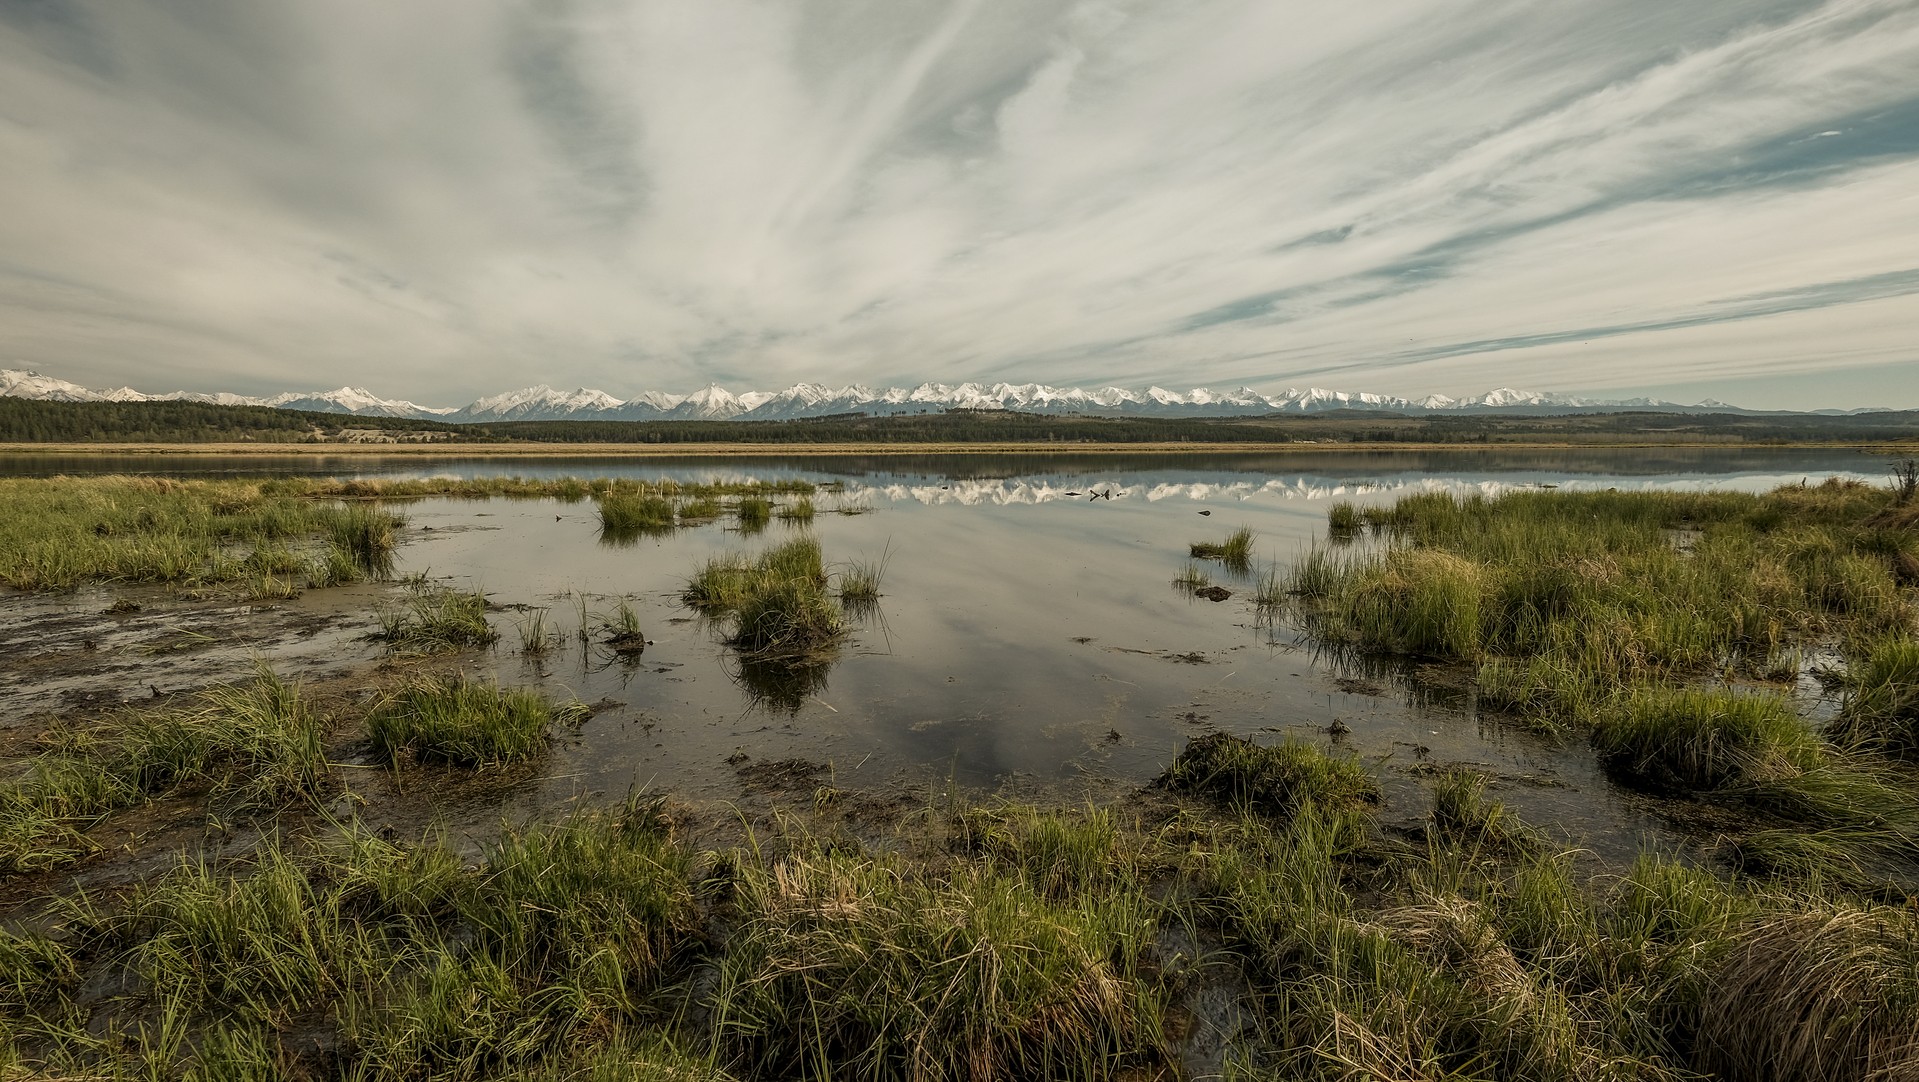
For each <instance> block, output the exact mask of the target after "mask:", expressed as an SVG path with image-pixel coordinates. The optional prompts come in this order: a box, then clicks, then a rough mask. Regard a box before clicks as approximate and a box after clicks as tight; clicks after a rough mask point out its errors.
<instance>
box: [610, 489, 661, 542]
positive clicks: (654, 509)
mask: <svg viewBox="0 0 1919 1082" xmlns="http://www.w3.org/2000/svg"><path fill="white" fill-rule="evenodd" d="M599 505H600V532H601V534H602V535H603V536H605V537H607V538H608V539H611V540H616V541H620V540H631V539H633V538H637V537H640V536H643V535H645V534H650V533H662V532H665V531H667V530H671V529H672V528H673V526H674V523H675V521H676V520H675V517H674V510H673V501H672V500H669V499H667V498H666V497H665V496H661V495H650V494H646V493H638V492H607V493H603V494H602V495H601V496H600V497H599Z"/></svg>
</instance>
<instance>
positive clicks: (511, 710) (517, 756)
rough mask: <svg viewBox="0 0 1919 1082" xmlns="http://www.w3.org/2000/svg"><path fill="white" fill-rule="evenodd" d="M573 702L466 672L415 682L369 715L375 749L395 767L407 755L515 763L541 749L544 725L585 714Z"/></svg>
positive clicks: (461, 761) (464, 762) (455, 762)
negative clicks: (479, 680)
mask: <svg viewBox="0 0 1919 1082" xmlns="http://www.w3.org/2000/svg"><path fill="white" fill-rule="evenodd" d="M585 715H586V708H585V707H583V706H581V705H580V704H578V703H569V704H566V705H563V706H559V707H555V706H554V705H553V704H551V703H549V702H548V701H547V700H546V699H545V698H544V697H543V696H541V695H540V694H539V693H538V692H537V691H533V690H531V689H528V688H501V687H498V686H497V685H493V684H481V683H476V682H473V681H469V680H467V679H465V678H464V677H458V678H455V679H452V680H442V679H438V678H427V679H422V680H418V681H415V682H414V683H412V684H409V685H408V686H406V687H405V688H402V689H401V690H400V691H398V692H396V693H394V694H393V695H392V696H390V697H388V699H387V700H386V701H385V702H383V703H381V704H380V705H379V706H378V707H376V708H375V709H374V710H373V712H372V713H370V714H368V715H367V720H366V734H367V739H368V740H369V741H370V742H371V743H372V746H373V751H374V754H376V755H378V756H379V757H380V759H381V760H382V761H384V762H387V763H393V764H398V763H400V762H402V761H403V760H405V759H407V758H408V757H412V758H414V759H418V760H419V761H421V762H440V763H451V764H453V765H455V766H487V765H491V764H495V763H510V762H517V761H519V760H522V759H528V758H531V757H532V756H534V755H535V754H538V753H539V752H540V751H542V750H544V749H545V747H546V745H547V740H548V737H547V727H548V726H549V725H551V724H553V723H554V722H556V721H557V722H562V723H565V722H570V721H574V720H578V719H580V718H583V717H584V716H585Z"/></svg>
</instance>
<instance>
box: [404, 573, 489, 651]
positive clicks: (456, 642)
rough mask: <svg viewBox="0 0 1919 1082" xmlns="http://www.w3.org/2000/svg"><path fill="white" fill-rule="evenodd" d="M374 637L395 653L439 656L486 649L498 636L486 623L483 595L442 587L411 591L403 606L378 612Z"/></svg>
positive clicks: (484, 597) (484, 598) (484, 596)
mask: <svg viewBox="0 0 1919 1082" xmlns="http://www.w3.org/2000/svg"><path fill="white" fill-rule="evenodd" d="M379 616H380V630H379V632H378V633H376V634H375V635H374V638H376V639H378V640H379V641H381V642H384V643H386V645H387V649H389V650H391V651H393V652H394V653H399V654H441V653H450V652H452V651H455V650H467V649H472V648H475V647H481V646H490V645H492V644H493V643H494V641H495V640H497V639H498V638H499V637H500V634H499V632H497V631H494V630H493V628H492V626H491V625H489V624H488V623H487V622H486V595H485V594H484V593H480V592H477V591H475V592H473V593H466V592H463V591H459V590H452V589H447V588H445V587H428V588H424V589H419V590H415V591H414V592H413V595H412V596H411V597H409V598H408V599H407V600H406V601H405V603H403V604H401V605H398V606H395V607H390V608H386V609H382V610H381V612H380V614H379Z"/></svg>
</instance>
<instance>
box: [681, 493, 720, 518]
mask: <svg viewBox="0 0 1919 1082" xmlns="http://www.w3.org/2000/svg"><path fill="white" fill-rule="evenodd" d="M725 511H726V506H725V505H724V504H722V503H720V501H719V499H718V497H715V496H698V497H695V498H693V499H690V500H686V501H684V502H682V503H681V504H680V521H681V522H685V523H693V522H711V521H712V520H714V519H716V518H719V517H720V515H722V514H724V513H725Z"/></svg>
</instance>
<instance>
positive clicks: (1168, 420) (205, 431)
mask: <svg viewBox="0 0 1919 1082" xmlns="http://www.w3.org/2000/svg"><path fill="white" fill-rule="evenodd" d="M1898 440H1913V441H1919V411H1915V410H1908V411H1901V412H1891V411H1886V412H1877V413H1870V414H1850V415H1833V416H1828V415H1818V414H1763V415H1762V414H1734V413H1666V412H1660V411H1651V410H1642V411H1633V412H1623V413H1581V414H1562V415H1556V416H1528V415H1523V414H1492V413H1473V414H1451V415H1433V414H1427V415H1423V416H1422V415H1410V416H1409V415H1406V414H1400V413H1394V412H1388V411H1381V410H1351V409H1346V410H1330V411H1324V412H1318V413H1311V414H1290V415H1273V414H1266V415H1257V416H1251V417H1227V418H1206V417H1085V416H1072V415H1063V416H1062V415H1048V414H1035V413H1026V412H1021V411H1015V410H946V411H942V412H939V413H927V414H906V415H896V416H869V415H865V414H845V415H840V416H830V417H814V418H802V419H797V420H788V421H739V420H730V421H715V420H671V421H505V422H495V423H486V424H461V423H454V422H449V421H433V420H416V419H411V418H396V417H365V416H348V415H342V414H337V413H319V412H312V411H299V410H289V409H282V408H276V407H269V406H257V405H218V404H213V403H205V402H187V401H178V400H174V401H158V402H155V401H144V402H62V401H41V400H34V399H25V398H5V397H0V442H4V443H14V444H23V443H245V442H251V443H261V444H295V443H355V442H381V443H395V442H404V443H432V442H461V443H491V444H511V443H527V444H534V443H545V444H554V443H557V444H568V443H577V444H587V443H612V444H618V443H649V444H687V445H695V444H703V443H747V444H780V445H793V446H799V447H803V446H805V445H808V444H848V443H869V444H933V443H1020V444H1035V445H1054V446H1060V445H1070V444H1076V443H1243V444H1262V443H1264V444H1272V443H1297V442H1326V443H1437V444H1475V443H1478V444H1486V443H1513V442H1527V441H1546V442H1553V441H1567V442H1574V443H1597V444H1603V443H1620V442H1632V441H1645V442H1659V443H1755V444H1763V443H1782V442H1843V443H1859V442H1888V441H1898Z"/></svg>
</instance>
